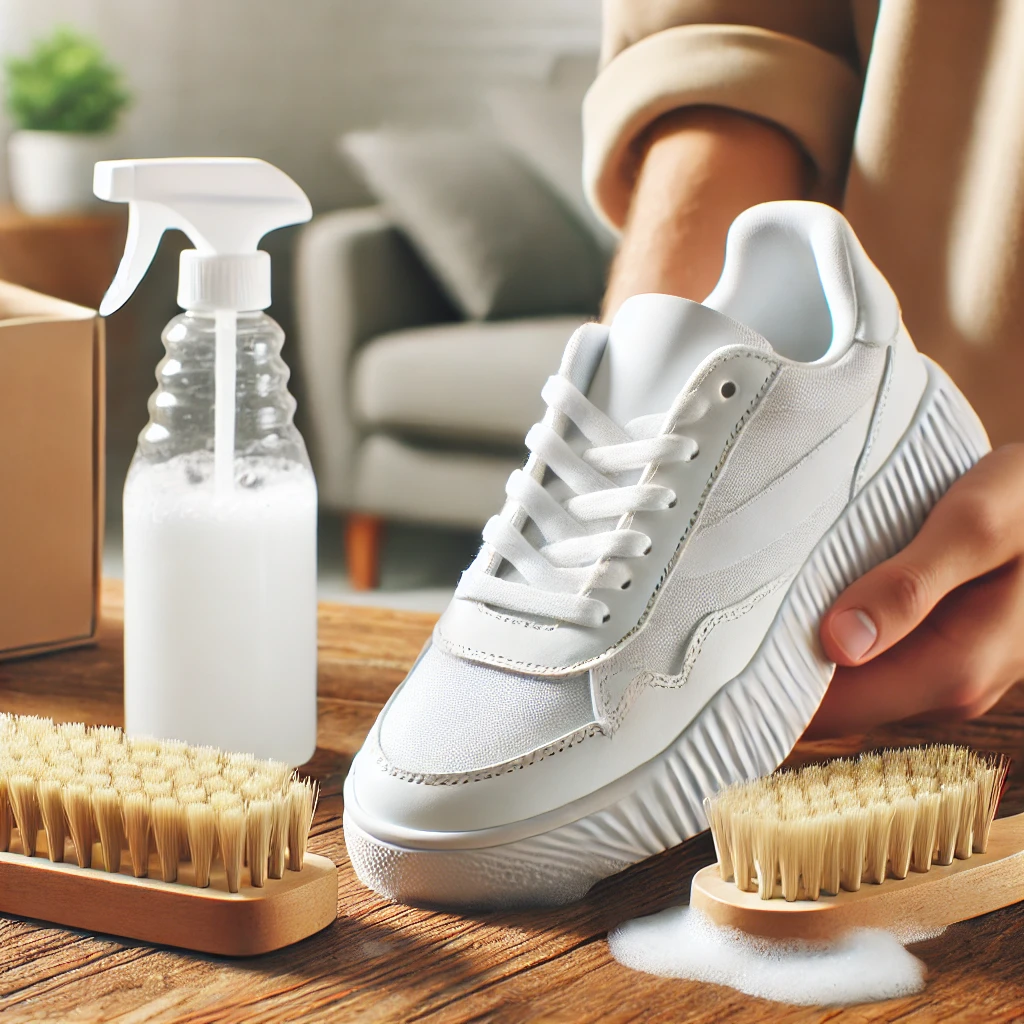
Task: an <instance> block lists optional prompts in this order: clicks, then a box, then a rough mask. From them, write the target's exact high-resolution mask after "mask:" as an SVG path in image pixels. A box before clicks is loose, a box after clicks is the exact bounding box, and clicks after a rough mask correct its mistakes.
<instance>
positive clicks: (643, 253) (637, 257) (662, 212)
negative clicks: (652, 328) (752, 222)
mask: <svg viewBox="0 0 1024 1024" xmlns="http://www.w3.org/2000/svg"><path fill="white" fill-rule="evenodd" d="M640 159H641V164H640V167H639V170H638V173H637V180H636V189H635V191H634V194H633V201H632V204H631V206H630V214H629V220H628V221H627V224H626V228H625V230H624V232H623V236H622V243H621V245H620V247H619V252H618V254H617V256H616V258H615V261H614V263H613V265H612V271H611V275H610V278H609V282H608V288H607V291H606V293H605V303H604V311H603V315H604V319H605V320H606V321H607V320H609V319H610V318H611V317H612V316H614V314H615V311H616V310H617V309H618V308H619V306H620V305H621V304H622V303H623V302H624V301H625V300H626V299H627V298H629V296H631V295H638V294H641V293H643V292H661V293H665V294H669V295H681V296H683V297H684V298H688V299H694V300H696V301H698V302H699V301H700V300H701V299H703V298H704V297H705V296H706V295H707V294H708V292H710V291H711V289H712V288H713V287H714V285H715V283H716V282H717V280H718V275H719V273H720V272H721V269H722V260H723V256H724V253H725V237H726V233H727V232H728V230H729V225H730V224H731V223H732V221H733V219H734V218H735V217H736V216H737V215H738V214H740V213H741V212H742V211H743V210H745V209H747V207H750V206H754V205H756V204H757V203H763V202H768V201H770V200H773V199H800V198H803V196H804V195H805V193H806V191H807V186H808V177H809V172H808V163H807V160H806V158H805V156H804V154H803V152H802V151H801V149H800V147H799V146H798V145H797V144H796V143H795V142H794V141H793V140H792V139H791V138H790V136H789V135H787V134H786V133H785V132H783V131H782V130H780V129H779V128H776V127H774V126H773V125H770V124H768V123H766V122H763V121H758V120H756V119H754V118H750V117H747V116H745V115H743V114H737V113H734V112H732V111H729V110H724V109H719V108H712V107H697V108H689V109H686V110H681V111H677V112H675V113H672V114H667V115H665V116H664V117H662V118H660V119H659V120H658V121H657V122H655V123H654V124H653V125H652V126H651V128H650V129H649V131H648V134H647V137H646V139H645V140H643V145H642V147H641V157H640Z"/></svg>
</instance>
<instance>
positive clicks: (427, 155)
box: [0, 0, 611, 610]
mask: <svg viewBox="0 0 1024 1024" xmlns="http://www.w3.org/2000/svg"><path fill="white" fill-rule="evenodd" d="M599 23H600V3H599V0H517V2H516V3H514V4H508V3H502V2H500V0H433V2H431V3H424V2H422V0H291V2H288V3H285V2H282V0H133V2H132V3H126V2H124V0H0V57H3V58H4V59H5V62H6V63H5V67H6V79H7V81H5V89H6V93H7V98H8V102H7V104H6V105H5V111H4V113H3V115H2V116H3V120H2V121H0V136H2V137H3V138H4V139H5V140H6V142H7V157H8V158H7V159H6V160H3V161H0V202H2V203H3V204H6V205H4V206H3V209H2V211H0V277H7V278H9V279H12V280H15V281H17V282H18V283H22V284H26V285H28V286H29V287H33V288H35V289H37V290H39V291H44V292H46V293H48V294H56V295H58V296H59V297H61V298H67V299H69V300H72V301H75V302H79V303H82V304H85V305H90V306H95V305H96V304H98V301H99V298H100V296H101V295H102V291H103V289H104V288H105V285H106V283H107V282H108V281H109V278H110V276H111V275H112V273H113V270H114V268H115V267H116V262H117V259H118V258H119V255H120V251H121V244H122V241H123V231H124V221H123V216H122V213H123V211H118V210H110V209H102V208H98V207H96V206H95V205H90V201H89V195H88V193H89V190H90V185H91V180H90V179H91V162H92V160H94V159H102V158H118V157H129V156H130V157H143V156H171V155H174V156H213V155H226V156H243V155H244V156H254V157H262V158H264V159H266V160H268V161H270V162H272V163H274V164H276V165H277V166H279V167H281V168H282V169H283V170H284V171H286V172H287V173H288V174H290V175H291V176H292V177H293V178H294V179H295V180H296V181H297V182H298V183H299V184H300V185H301V186H302V188H303V189H305V191H306V192H307V194H308V195H309V197H310V199H311V200H312V203H313V208H314V219H313V221H312V222H311V223H310V224H308V225H305V226H303V227H301V228H298V229H289V230H285V231H281V232H277V233H275V234H274V235H271V236H269V237H268V238H267V239H266V240H265V242H264V244H263V247H264V248H266V249H267V250H268V251H269V252H270V253H271V255H272V258H273V279H274V285H273V294H274V303H273V306H272V307H271V309H270V310H269V312H270V313H271V315H273V316H274V317H275V318H276V319H278V321H279V322H280V323H281V324H282V326H283V327H284V329H285V331H286V333H287V336H288V341H287V344H286V347H285V352H284V355H285V358H286V360H287V362H288V364H289V366H290V367H291V369H292V385H291V388H292V391H293V394H295V396H296V398H297V399H298V403H299V413H298V416H297V421H298V424H299V427H300V429H301V430H302V432H303V434H304V436H305V438H306V441H307V444H308V445H309V447H310V450H311V455H312V458H313V462H314V468H315V470H316V473H317V478H318V482H319V485H320V491H321V501H322V509H321V528H320V551H321V566H320V570H321V571H320V585H321V594H322V596H326V597H330V598H334V599H341V600H356V601H370V602H374V603H381V604H390V605H393V606H396V607H409V608H424V609H438V610H439V609H440V608H442V607H443V605H444V604H445V602H446V601H447V598H448V596H450V593H451V591H452V590H453V588H454V586H455V583H456V582H457V577H458V574H459V572H460V571H461V569H462V568H464V566H465V565H466V564H467V563H468V562H469V561H470V559H471V558H472V555H473V553H474V551H475V548H476V546H477V543H478V541H477V537H478V532H479V528H480V526H482V524H483V522H484V521H485V520H486V518H487V517H488V516H489V515H490V514H492V513H493V512H495V511H497V509H498V507H499V506H500V503H501V499H502V490H503V485H504V480H505V479H506V477H507V475H508V473H509V472H510V471H511V469H513V468H515V466H516V465H518V464H519V463H520V462H521V460H522V457H523V448H522V439H523V436H524V434H525V432H526V430H527V429H528V427H529V426H530V424H531V423H532V422H533V421H534V420H535V418H536V417H537V416H538V415H539V414H540V412H541V403H540V398H539V391H540V387H541V385H542V383H543V381H544V379H545V378H546V377H547V376H548V375H549V374H550V373H552V372H554V370H555V369H556V368H557V364H558V359H559V357H560V354H561V351H562V348H563V347H564V345H565V342H566V340H567V339H568V337H569V335H570V333H571V331H572V329H573V328H574V327H575V326H576V325H577V324H579V323H581V322H583V321H584V320H586V319H588V318H590V317H592V316H593V315H594V314H595V313H596V310H597V308H598V304H599V302H600V295H601V289H602V286H603V281H604V274H605V269H606V264H607V260H608V256H609V252H610V249H611V239H610V236H609V235H608V234H607V233H606V232H605V231H604V229H603V228H602V227H601V226H600V225H599V224H597V223H596V221H595V220H594V219H593V218H592V217H591V216H590V214H589V213H588V211H587V210H586V207H585V204H584V202H583V196H582V190H581V186H580V184H579V179H580V150H581V136H580V128H579V107H580V102H581V99H582V96H583V94H584V92H585V90H586V88H587V86H588V84H589V82H590V80H591V79H592V77H593V75H594V73H595V71H596V60H597V47H598V43H599V27H600V24H599ZM61 32H63V33H64V35H63V36H61V34H60V33H61ZM55 33H57V35H56V36H55ZM62 38H63V40H64V42H63V43H62V42H61V39H62ZM69 39H70V42H69ZM72 44H74V45H78V46H82V45H84V46H86V47H87V48H90V47H91V50H90V54H89V56H88V57H87V59H86V58H83V59H84V60H85V63H86V64H89V61H92V64H89V73H88V74H86V73H85V71H81V74H80V77H79V78H78V79H75V78H74V73H72V72H67V69H66V68H65V72H67V74H68V76H69V80H70V81H71V82H72V85H71V89H72V91H73V92H75V91H76V90H77V94H78V95H79V98H80V94H82V93H83V92H87V91H88V90H90V89H98V90H99V92H100V93H102V92H103V90H104V89H107V91H108V95H107V96H106V98H105V99H104V97H103V96H102V95H100V96H99V98H98V100H97V102H98V103H99V104H100V106H101V107H102V106H103V103H106V104H107V106H108V107H109V110H106V113H104V110H100V112H99V116H98V117H97V118H94V119H93V120H92V121H89V120H88V119H85V120H81V119H80V120H81V123H76V122H75V121H74V118H72V119H71V122H68V123H61V124H59V125H52V124H50V123H48V122H46V120H45V119H41V120H40V119H38V118H37V119H36V120H33V118H32V115H31V110H29V109H28V108H29V107H31V103H30V100H31V95H29V99H28V100H25V99H24V97H22V100H23V102H21V105H20V106H19V105H18V102H12V100H14V99H15V97H14V95H13V93H12V85H13V84H17V81H21V87H22V89H23V91H25V90H28V92H27V93H26V95H28V94H29V93H30V92H31V89H33V88H36V86H37V85H38V82H37V79H36V78H33V77H32V75H36V76H37V77H38V75H42V76H43V77H44V78H45V77H46V76H53V75H54V74H57V75H58V77H59V75H60V74H61V73H62V72H60V71H59V70H58V71H57V72H54V70H53V68H54V66H55V63H56V64H60V61H61V60H64V57H62V56H61V54H60V52H58V51H60V48H61V46H65V47H69V48H70V49H74V45H72ZM47 45H50V46H51V50H50V51H47V52H48V53H49V57H47V56H46V54H45V53H43V51H42V50H40V47H43V48H44V49H45V47H46V46H47ZM53 47H56V50H54V49H53ZM54 53H57V56H56V57H54ZM79 57H81V52H79ZM11 58H14V59H15V61H18V60H20V61H22V62H24V61H28V62H29V63H30V64H31V62H32V61H33V60H34V61H35V62H36V63H35V65H33V66H30V67H28V68H27V69H26V66H25V65H24V64H21V65H19V64H17V63H13V64H12V63H11ZM47 61H49V63H47ZM19 68H20V72H21V74H22V80H18V79H17V75H18V72H19ZM97 69H99V70H97ZM76 73H77V72H76ZM104 83H105V84H104ZM111 83H114V84H113V85H111ZM44 84H45V83H44ZM50 84H51V85H52V84H53V83H50ZM47 87H49V85H48V86H47ZM60 87H61V84H60V82H57V83H56V85H55V86H54V88H57V89H58V90H59V88H60ZM112 88H113V89H114V91H115V92H116V91H117V89H122V90H123V96H121V99H120V100H119V99H118V98H117V96H113V97H112V96H111V95H110V94H109V93H110V90H111V89H112ZM123 100H127V102H122V101H123ZM26 105H27V106H26ZM104 109H106V108H104ZM26 111H28V112H26ZM107 122H109V123H107ZM54 127H56V129H57V131H56V132H54V131H53V129H54ZM83 128H84V129H85V130H84V131H83V130H82V129H83ZM58 132H59V133H61V134H60V135H59V136H58V137H57V138H56V140H55V139H54V136H55V135H57V133H58ZM44 136H45V137H44ZM54 146H60V147H63V148H61V149H60V150H57V149H54ZM42 149H45V153H42V155H40V153H41V151H42ZM65 151H66V152H65ZM33 160H45V162H46V166H48V167H50V168H51V170H52V168H54V167H58V166H59V167H63V168H64V180H57V179H56V178H55V179H54V180H50V177H49V176H40V175H39V174H36V173H35V172H34V170H33ZM83 168H84V170H83ZM19 176H20V177H19ZM57 177H58V178H59V175H58V176H57ZM44 179H45V180H44ZM76 188H77V189H78V190H79V192H78V194H76ZM184 242H185V240H184V238H183V237H182V236H171V235H169V236H168V237H167V238H166V239H165V241H164V243H163V245H162V248H161V252H160V254H159V256H158V258H157V262H156V264H155V265H154V269H153V270H152V271H151V272H150V274H149V275H148V277H147V278H146V280H145V281H144V283H143V286H142V287H141V288H140V290H139V291H138V292H137V294H136V296H135V297H134V298H133V299H132V301H131V302H130V303H129V305H128V306H127V307H125V308H124V309H123V310H121V311H119V312H118V313H117V314H115V316H114V317H113V318H111V320H110V322H109V323H108V350H107V404H108V414H107V424H108V440H107V460H108V477H107V541H106V547H105V554H104V566H105V571H106V572H107V573H108V574H111V575H116V574H118V573H119V572H120V493H121V487H122V485H123V479H124V473H125V471H126V469H127V466H128V462H129V461H130V458H131V454H132V451H133V450H134V445H135V438H136V435H137V434H138V432H139V430H141V429H142V427H143V426H144V425H145V421H146V399H147V397H148V395H149V394H150V393H151V392H152V390H153V386H154V384H153V371H154V368H155V366H156V364H157V362H158V361H159V359H160V357H161V355H162V351H163V350H162V346H161V344H160V331H161V329H162V327H163V325H164V324H165V323H166V321H167V320H169V319H170V318H171V317H172V316H173V315H175V313H176V312H177V307H176V306H175V303H174V294H175V287H176V279H177V253H178V251H179V250H180V249H181V248H182V247H183V245H184ZM26 278H27V279H26Z"/></svg>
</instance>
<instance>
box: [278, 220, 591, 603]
mask: <svg viewBox="0 0 1024 1024" xmlns="http://www.w3.org/2000/svg"><path fill="white" fill-rule="evenodd" d="M296 314H297V340H298V350H299V358H300V361H301V366H302V371H303V378H304V382H305V392H306V394H305V412H306V417H307V433H308V440H309V442H310V449H311V454H312V458H313V462H314V468H315V470H316V475H317V481H318V483H319V487H320V500H321V504H322V506H323V507H325V508H326V509H329V510H335V511H338V512H350V513H351V512H356V513H362V515H360V516H357V517H354V518H352V519H351V522H352V523H354V524H356V527H355V528H356V532H357V535H356V536H352V531H351V530H350V536H349V541H348V546H349V555H350V569H351V571H352V575H353V583H354V584H355V585H356V586H363V587H365V586H372V585H373V583H374V577H375V565H374V563H375V561H376V554H375V552H373V551H369V552H367V551H360V550H358V549H360V548H365V547H366V546H367V545H369V546H373V545H374V544H375V542H376V537H378V536H379V532H378V531H377V530H375V529H374V528H373V521H374V519H376V518H380V519H393V520H408V521H415V522H421V523H431V524H438V525H444V526H451V527H463V528H467V529H473V530H476V529H479V528H480V527H481V526H482V524H483V523H484V522H485V521H486V519H487V518H488V517H489V516H490V515H492V514H493V513H494V512H495V511H496V510H497V509H498V508H499V507H500V505H501V502H502V498H503V493H504V485H505V481H506V479H507V477H508V475H509V473H510V472H511V471H512V470H513V469H515V468H516V466H518V465H521V464H522V460H523V457H524V454H525V449H524V448H523V437H524V435H525V433H526V431H527V429H528V428H529V427H530V425H531V424H532V423H534V422H535V421H536V420H537V419H538V418H539V416H540V415H541V414H542V412H543V403H542V402H541V399H540V388H541V386H542V384H543V382H544V380H545V379H546V378H547V376H548V375H550V374H551V373H554V372H555V371H556V370H557V367H558V364H559V360H560V358H561V353H562V350H563V349H564V347H565V343H566V341H567V340H568V338H569V336H570V334H571V333H572V331H573V330H574V329H575V328H576V327H577V326H578V325H579V324H580V323H582V322H584V321H585V320H587V319H589V318H591V317H592V316H593V313H592V312H590V311H585V310H584V311H581V312H578V313H573V312H571V311H567V312H566V313H565V315H559V316H545V317H543V318H526V319H517V320H505V321H484V322H472V321H465V320H460V319H458V314H456V312H455V311H454V309H453V308H452V306H451V304H450V303H449V301H448V300H447V299H446V298H445V294H444V292H443V291H442V290H441V288H440V286H439V285H438V284H437V282H436V281H435V280H434V278H433V277H432V275H431V274H430V272H429V271H428V270H427V269H426V267H425V266H424V264H423V263H422V261H421V260H420V259H419V257H418V256H417V255H416V253H415V252H414V251H413V249H412V248H411V246H410V245H409V243H408V242H407V241H406V239H405V237H404V236H403V235H402V233H401V232H399V231H398V230H397V229H396V228H395V226H394V225H393V224H392V223H391V221H390V220H389V217H388V215H387V214H386V213H385V212H384V210H383V209H382V208H380V207H372V208H366V209H355V210H340V211H336V212H333V213H329V214H325V215H323V216H319V217H317V218H315V219H314V220H313V221H312V222H311V223H310V224H309V225H308V226H307V227H306V229H305V230H304V232H303V233H302V236H301V238H300V242H299V246H298V252H297V267H296ZM367 515H369V516H370V517H373V519H371V520H370V521H369V523H368V521H367V519H366V516H367ZM354 549H356V550H354ZM356 566H361V568H360V569H359V571H356Z"/></svg>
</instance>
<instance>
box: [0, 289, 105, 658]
mask: <svg viewBox="0 0 1024 1024" xmlns="http://www.w3.org/2000/svg"><path fill="white" fill-rule="evenodd" d="M103 400H104V348H103V321H102V320H101V319H100V318H99V316H98V315H97V314H96V312H95V311H94V310H91V309H85V308H84V307H82V306H75V305H72V304H71V303H69V302H62V301H60V300H59V299H51V298H48V297H47V296H45V295H40V294H38V293H37V292H32V291H29V290H28V289H27V288H19V287H17V286H16V285H12V284H7V283H4V282H0V659H4V658H17V657H22V656H24V655H27V654H37V653H39V652H42V651H53V650H58V649H59V648H62V647H75V646H78V645H81V644H87V643H89V642H90V641H92V640H94V639H95V637H96V631H97V627H98V624H99V590H100V566H101V559H102V553H103V431H104V421H103V408H104V405H103Z"/></svg>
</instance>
